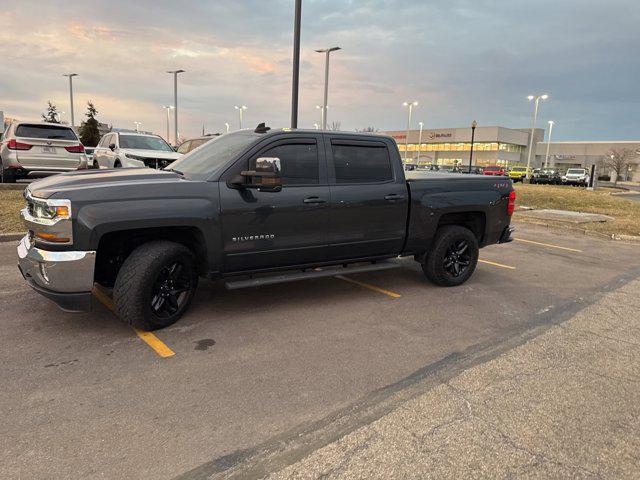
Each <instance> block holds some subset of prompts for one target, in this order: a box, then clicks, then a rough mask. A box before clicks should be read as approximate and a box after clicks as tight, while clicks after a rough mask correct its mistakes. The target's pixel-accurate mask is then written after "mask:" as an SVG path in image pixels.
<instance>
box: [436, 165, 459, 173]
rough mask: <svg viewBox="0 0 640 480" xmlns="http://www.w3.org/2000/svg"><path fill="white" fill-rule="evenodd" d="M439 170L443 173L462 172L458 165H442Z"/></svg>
mask: <svg viewBox="0 0 640 480" xmlns="http://www.w3.org/2000/svg"><path fill="white" fill-rule="evenodd" d="M438 170H439V171H440V172H442V173H462V169H461V168H460V167H459V166H458V165H440V168H439V169H438Z"/></svg>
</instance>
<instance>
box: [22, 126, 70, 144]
mask: <svg viewBox="0 0 640 480" xmlns="http://www.w3.org/2000/svg"><path fill="white" fill-rule="evenodd" d="M16 137H25V138H42V139H47V140H77V139H78V137H77V136H76V134H75V132H74V131H73V130H71V129H70V128H68V127H54V126H52V125H38V124H35V125H28V124H23V125H18V128H16Z"/></svg>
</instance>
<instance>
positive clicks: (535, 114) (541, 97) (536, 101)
mask: <svg viewBox="0 0 640 480" xmlns="http://www.w3.org/2000/svg"><path fill="white" fill-rule="evenodd" d="M547 98H549V95H547V94H546V93H545V94H543V95H529V96H528V97H527V99H528V100H529V101H530V102H531V101H533V102H534V106H533V122H532V123H531V138H530V139H529V154H528V155H527V171H526V172H525V173H524V180H523V182H526V183H529V179H530V178H531V176H530V175H529V169H530V168H531V151H532V150H533V134H534V133H535V129H536V120H537V119H538V106H539V104H540V100H542V101H544V100H546V99H547Z"/></svg>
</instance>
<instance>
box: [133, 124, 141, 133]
mask: <svg viewBox="0 0 640 480" xmlns="http://www.w3.org/2000/svg"><path fill="white" fill-rule="evenodd" d="M133 124H134V125H135V126H136V132H139V131H140V125H142V122H133Z"/></svg>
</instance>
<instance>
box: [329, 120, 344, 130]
mask: <svg viewBox="0 0 640 480" xmlns="http://www.w3.org/2000/svg"><path fill="white" fill-rule="evenodd" d="M340 125H341V124H340V122H331V125H330V126H329V130H333V131H334V132H337V131H339V130H340Z"/></svg>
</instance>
